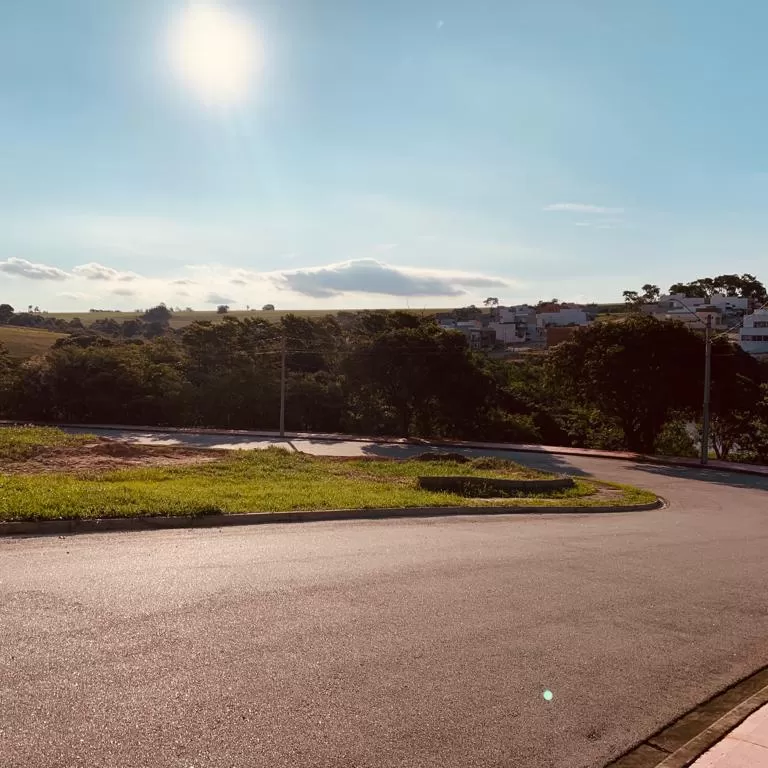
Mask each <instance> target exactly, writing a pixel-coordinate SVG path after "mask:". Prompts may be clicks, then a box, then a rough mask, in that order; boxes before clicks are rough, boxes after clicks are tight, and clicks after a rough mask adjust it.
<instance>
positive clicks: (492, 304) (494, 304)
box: [483, 296, 499, 320]
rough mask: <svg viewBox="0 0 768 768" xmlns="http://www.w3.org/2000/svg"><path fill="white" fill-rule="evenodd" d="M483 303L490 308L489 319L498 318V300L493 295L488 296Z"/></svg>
mask: <svg viewBox="0 0 768 768" xmlns="http://www.w3.org/2000/svg"><path fill="white" fill-rule="evenodd" d="M483 304H484V305H485V306H486V307H489V308H490V310H491V311H490V315H491V319H492V320H493V319H494V318H498V315H499V300H498V299H497V298H496V297H495V296H489V297H488V298H487V299H486V300H485V301H484V302H483Z"/></svg>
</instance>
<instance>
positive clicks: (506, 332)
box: [488, 304, 538, 344]
mask: <svg viewBox="0 0 768 768" xmlns="http://www.w3.org/2000/svg"><path fill="white" fill-rule="evenodd" d="M495 315H496V320H495V321H492V322H491V323H489V325H488V327H489V328H493V329H494V330H495V331H496V339H497V341H500V342H501V343H503V344H521V343H523V342H526V341H535V340H536V339H537V338H538V332H537V330H536V310H535V309H534V308H533V307H530V306H528V305H527V304H519V305H517V306H514V307H498V308H497V309H496V310H495Z"/></svg>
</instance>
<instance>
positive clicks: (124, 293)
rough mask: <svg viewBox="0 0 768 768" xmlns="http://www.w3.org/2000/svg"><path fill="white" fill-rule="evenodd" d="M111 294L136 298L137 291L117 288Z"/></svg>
mask: <svg viewBox="0 0 768 768" xmlns="http://www.w3.org/2000/svg"><path fill="white" fill-rule="evenodd" d="M111 293H112V294H113V295H115V296H135V295H136V291H133V290H131V289H130V288H115V289H114V290H112V291H111Z"/></svg>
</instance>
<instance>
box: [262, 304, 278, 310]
mask: <svg viewBox="0 0 768 768" xmlns="http://www.w3.org/2000/svg"><path fill="white" fill-rule="evenodd" d="M261 311H262V312H274V311H275V305H274V304H265V305H264V306H263V307H262V308H261Z"/></svg>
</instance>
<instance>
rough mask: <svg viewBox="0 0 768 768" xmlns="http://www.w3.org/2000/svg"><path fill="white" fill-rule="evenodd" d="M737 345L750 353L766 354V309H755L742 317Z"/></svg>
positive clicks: (767, 323) (767, 346) (767, 349)
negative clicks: (742, 321)
mask: <svg viewBox="0 0 768 768" xmlns="http://www.w3.org/2000/svg"><path fill="white" fill-rule="evenodd" d="M739 345H740V346H741V348H742V349H743V350H744V351H745V352H749V353H750V354H751V355H766V354H768V309H757V310H755V311H754V312H753V313H752V314H751V315H747V316H746V317H745V318H744V323H743V325H742V326H741V328H740V329H739Z"/></svg>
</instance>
